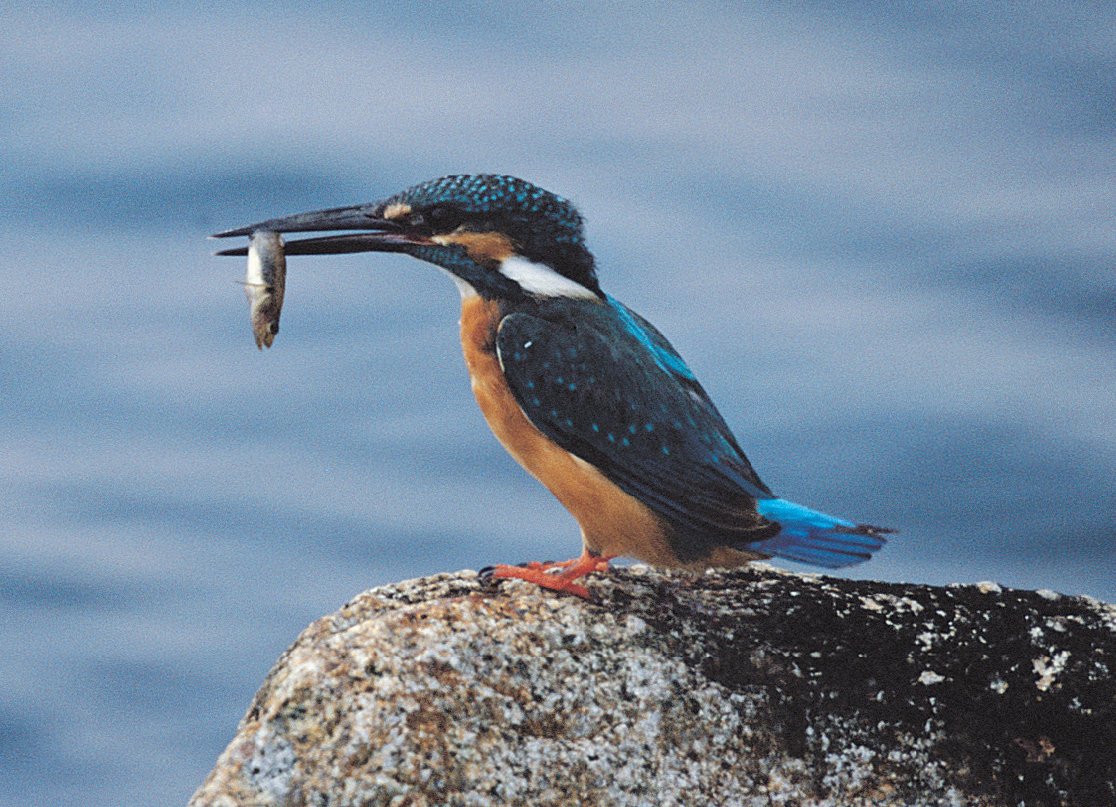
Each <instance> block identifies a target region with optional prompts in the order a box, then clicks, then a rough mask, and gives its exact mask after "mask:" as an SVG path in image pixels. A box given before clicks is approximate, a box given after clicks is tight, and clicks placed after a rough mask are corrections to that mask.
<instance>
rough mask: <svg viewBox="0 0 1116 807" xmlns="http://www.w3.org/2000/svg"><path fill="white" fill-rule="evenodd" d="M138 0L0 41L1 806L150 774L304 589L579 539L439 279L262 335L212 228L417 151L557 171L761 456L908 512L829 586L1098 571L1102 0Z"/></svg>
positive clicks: (602, 248)
mask: <svg viewBox="0 0 1116 807" xmlns="http://www.w3.org/2000/svg"><path fill="white" fill-rule="evenodd" d="M129 8H130V9H132V10H127V11H125V10H116V11H100V10H97V9H96V8H95V6H94V4H88V5H86V4H81V3H73V4H66V5H61V6H60V5H58V4H52V5H50V6H46V5H44V6H42V7H40V6H37V5H34V4H26V5H24V6H19V7H13V6H9V7H7V8H6V9H5V15H4V18H5V19H4V26H3V27H2V28H0V50H2V52H4V53H5V54H6V55H7V58H6V59H4V60H2V61H0V88H2V89H0V175H2V176H3V177H4V182H3V188H2V193H0V234H2V236H3V237H2V238H0V292H2V293H0V367H2V368H3V372H2V373H0V441H2V442H0V445H2V446H3V451H2V452H0V473H2V477H0V478H2V484H0V516H2V517H3V524H4V528H3V529H0V607H2V608H3V613H4V614H5V619H4V620H2V622H0V632H2V633H0V636H2V639H3V641H4V645H5V647H6V652H5V653H4V654H2V655H0V794H2V795H0V800H10V803H13V804H16V803H19V804H24V803H82V804H87V805H102V804H104V805H109V804H112V805H116V804H131V805H156V804H159V805H162V804H175V803H183V802H184V801H185V800H186V799H187V798H188V796H189V795H190V793H191V792H192V791H193V789H194V788H195V787H196V786H197V785H198V784H199V783H200V782H201V781H202V779H203V778H204V776H205V775H206V773H207V772H208V770H209V769H210V767H211V766H212V764H213V762H214V760H215V759H216V757H217V755H218V754H219V753H220V751H221V750H222V749H223V747H224V745H225V743H226V742H227V741H228V740H229V739H230V737H231V736H232V732H233V730H234V728H235V725H236V723H237V721H238V720H239V719H240V717H241V716H242V714H243V713H244V711H245V710H246V708H247V706H248V703H249V700H250V698H251V696H252V694H253V692H254V691H255V689H256V687H257V686H258V685H259V683H260V682H261V681H262V679H263V676H264V674H265V673H266V671H267V670H268V668H269V667H270V665H271V664H272V662H273V661H274V660H275V658H276V657H277V656H278V655H279V654H280V653H281V652H282V650H283V649H284V648H285V647H286V646H287V644H288V643H290V642H291V641H292V640H293V639H294V637H295V635H296V634H297V633H298V631H299V630H301V629H302V628H303V627H304V626H305V625H306V624H308V623H309V622H310V621H312V620H313V619H315V618H316V617H318V616H320V615H322V614H324V613H327V612H329V611H331V610H333V609H335V608H337V607H338V606H339V605H341V604H342V603H343V602H345V601H346V600H347V599H349V598H350V597H352V596H353V595H354V594H356V593H358V592H360V591H362V590H364V589H366V588H368V587H370V586H373V585H377V584H382V583H387V582H391V581H394V580H399V579H403V578H408V577H415V576H419V575H424V574H430V573H435V572H441V571H445V570H455V569H460V568H479V567H481V566H484V565H486V564H489V563H491V562H494V561H519V560H524V559H532V558H535V559H539V558H560V557H567V556H572V555H574V554H576V553H577V551H578V549H579V546H578V538H577V530H576V528H575V526H574V524H573V523H572V521H571V519H570V518H569V516H568V515H567V514H566V513H565V512H564V511H563V510H562V509H561V508H560V507H559V506H558V505H557V504H556V503H555V502H553V501H552V500H551V499H550V498H549V496H548V494H546V492H545V491H543V490H542V488H540V487H539V486H538V485H537V484H536V483H534V482H533V481H532V480H531V479H530V478H528V477H527V476H526V474H524V473H523V472H522V471H520V470H519V469H518V467H517V466H516V465H515V464H514V462H513V461H512V460H511V459H510V458H509V457H507V456H506V455H505V454H504V452H503V451H502V449H501V448H500V447H499V445H498V444H497V443H496V441H495V440H494V439H493V438H492V437H491V435H490V434H489V433H488V432H487V429H486V428H485V426H484V424H483V421H482V419H481V417H480V414H479V412H478V411H477V409H476V407H475V405H474V404H473V402H472V400H471V397H470V393H469V388H468V383H467V379H466V374H465V371H464V368H463V367H462V365H461V360H460V356H459V348H458V346H457V342H456V320H457V310H456V309H457V292H456V290H455V289H454V288H453V285H452V284H451V283H449V282H448V281H447V280H446V279H445V278H444V277H442V276H441V275H440V274H439V273H438V272H437V271H435V270H434V269H432V268H431V267H427V266H423V265H422V264H420V263H418V262H416V261H412V260H408V259H405V258H401V257H398V256H368V255H365V256H346V257H337V258H330V259H325V258H305V259H292V260H291V262H290V269H289V282H288V288H287V301H286V305H285V309H284V312H283V320H282V330H281V332H280V334H279V336H278V337H277V339H276V342H275V346H274V347H273V348H272V349H271V350H270V351H268V352H265V353H260V352H258V351H257V350H256V348H255V346H254V344H253V340H252V336H251V331H250V328H249V325H248V315H247V305H246V302H245V300H244V297H243V291H242V289H241V288H240V287H239V286H238V285H237V284H236V281H237V280H239V279H241V278H242V277H243V271H244V268H243V265H242V263H241V262H240V261H239V260H234V259H218V258H214V257H211V256H210V254H209V253H210V251H211V249H213V247H214V245H213V244H212V243H207V242H206V240H205V236H206V235H207V234H208V233H210V232H214V231H216V230H219V229H225V228H227V227H233V226H238V225H241V224H245V223H247V222H251V221H258V220H260V219H263V218H268V217H271V216H276V215H283V214H289V213H295V212H299V211H302V210H308V209H316V208H323V207H330V206H336V205H343V204H349V203H356V202H365V201H372V200H375V199H377V198H380V197H382V196H386V195H389V194H391V193H394V192H395V191H397V190H399V189H401V188H403V187H406V186H408V185H410V184H412V183H414V182H417V181H420V180H423V179H428V178H431V177H434V176H438V175H440V174H444V173H460V172H472V171H492V172H501V173H511V174H516V175H520V176H523V177H525V178H528V179H530V180H532V181H535V182H537V183H539V184H541V185H543V186H545V187H547V188H549V189H551V190H554V191H556V192H558V193H561V194H563V195H566V196H569V197H570V198H572V199H574V200H575V201H576V202H577V203H578V204H579V205H580V207H581V209H582V212H583V213H584V214H585V216H586V217H587V220H588V226H589V237H590V240H591V244H592V245H593V247H594V249H595V251H596V253H597V256H598V260H599V263H600V268H601V276H602V282H603V285H604V287H605V289H606V290H607V291H608V292H609V293H611V294H612V295H614V296H615V297H617V298H618V299H620V300H622V301H624V302H625V303H627V304H628V305H630V306H631V307H633V308H634V309H635V310H637V311H639V312H640V313H641V314H643V315H644V316H646V317H647V318H648V319H650V320H651V321H652V322H654V323H655V324H656V325H657V326H658V327H659V328H660V329H661V330H662V331H663V332H664V333H666V334H667V335H668V336H669V337H670V338H671V339H672V341H673V342H674V344H675V346H676V347H677V348H678V349H679V351H680V352H681V353H682V355H683V356H685V357H686V359H687V361H688V363H689V365H690V366H691V367H692V368H693V370H694V371H695V372H696V374H697V375H698V377H699V378H700V379H701V381H702V383H703V384H704V386H705V387H706V388H707V389H708V390H709V392H710V394H711V395H712V396H713V398H714V400H716V401H717V402H718V405H719V406H720V408H721V410H722V412H723V413H724V415H725V417H726V419H727V420H728V421H729V422H730V423H731V424H733V426H734V427H735V428H736V430H737V435H738V437H739V438H740V442H741V444H742V445H743V446H744V448H745V449H746V450H747V452H748V454H749V456H750V458H751V460H752V462H753V464H754V465H755V467H756V468H757V470H758V471H759V472H760V474H761V476H762V477H763V479H764V480H765V481H766V482H767V483H768V484H769V485H770V486H771V487H772V488H773V489H774V490H775V491H776V492H777V493H779V494H780V495H782V496H785V497H787V498H789V499H792V500H794V501H798V502H802V503H803V504H807V505H809V506H811V507H815V508H817V509H819V510H822V511H824V512H828V513H833V514H835V515H839V516H842V517H846V518H848V519H850V520H853V521H866V522H869V523H873V524H881V525H886V526H892V527H897V528H899V529H901V530H902V532H901V533H900V534H899V535H897V536H894V537H893V539H892V540H891V542H890V543H889V544H888V546H887V547H886V548H885V549H884V550H883V551H882V552H881V553H880V554H879V555H878V557H877V558H876V559H874V560H873V561H871V562H870V563H868V564H866V565H864V566H858V567H854V568H852V569H849V570H847V572H846V574H848V575H851V576H858V577H867V578H878V579H884V580H906V581H913V582H930V583H949V582H974V581H979V580H996V581H999V582H1001V583H1002V584H1005V585H1011V586H1020V587H1026V588H1051V589H1055V590H1060V591H1064V592H1068V593H1074V594H1088V595H1091V596H1094V597H1098V598H1101V599H1105V600H1109V601H1116V582H1114V580H1113V574H1112V567H1113V561H1114V555H1116V527H1114V526H1113V525H1114V523H1116V522H1114V518H1113V516H1112V513H1111V506H1112V502H1113V501H1116V474H1114V469H1116V394H1114V390H1116V385H1114V382H1116V327H1114V325H1116V272H1114V269H1113V267H1114V266H1116V195H1114V191H1113V188H1116V119H1114V115H1116V113H1114V110H1116V86H1114V85H1116V81H1114V79H1113V77H1114V76H1116V64H1114V62H1116V58H1114V57H1116V53H1114V50H1116V49H1114V46H1113V41H1112V38H1111V36H1109V34H1108V32H1111V31H1112V30H1116V19H1114V18H1116V11H1113V10H1112V8H1110V7H1109V6H1107V5H1104V4H1089V3H1068V4H1066V3H1060V4H1057V10H1055V9H1054V7H1052V6H1049V4H1043V3H1037V2H1035V3H1018V4H1013V5H1012V6H1011V8H1010V12H1009V11H1004V12H1002V13H1000V12H997V11H995V10H973V9H972V8H971V7H970V5H969V4H952V3H931V4H929V5H926V4H921V5H919V6H917V7H912V8H910V9H904V10H896V11H884V10H882V9H880V8H877V7H872V8H871V9H864V10H862V9H861V8H860V7H859V6H857V5H856V4H839V5H836V6H831V7H830V9H829V10H827V11H811V10H808V9H807V7H806V6H803V7H801V8H798V9H797V10H787V9H786V8H785V7H784V6H783V5H773V6H771V7H749V8H750V10H740V9H737V8H736V7H735V6H733V5H732V4H728V5H712V4H711V5H707V6H706V5H695V4H690V5H688V6H684V7H682V8H679V7H676V6H675V7H665V6H664V7H663V8H662V10H655V9H654V8H642V7H636V6H629V5H624V4H622V5H620V6H616V7H615V8H610V9H602V8H601V7H600V6H599V5H598V4H586V5H585V6H583V7H580V11H579V10H577V9H578V7H570V8H565V9H564V10H563V11H561V12H558V11H549V10H547V9H548V8H550V7H549V6H546V5H543V4H538V5H536V4H531V3H527V4H520V5H519V6H517V7H509V6H507V5H506V4H503V3H500V4H496V3H491V4H489V3H473V4H466V5H462V6H456V5H447V6H445V7H437V8H436V9H434V10H431V9H430V7H429V6H428V4H425V3H423V4H413V5H409V4H406V3H404V4H401V5H397V6H394V7H392V8H391V9H376V10H372V9H370V7H367V6H358V5H356V4H335V5H319V6H301V5H297V4H290V5H285V4H279V5H276V4H268V5H264V4H259V5H252V4H236V5H227V4H226V5H224V6H222V8H221V10H220V11H212V10H211V9H210V7H209V6H203V5H201V4H197V5H192V4H168V5H163V6H151V7H149V8H147V9H140V10H136V9H135V8H134V6H129ZM555 8H556V7H555ZM655 8H658V7H657V6H656V7H655ZM916 8H917V9H918V10H915V9H916ZM800 568H801V567H800Z"/></svg>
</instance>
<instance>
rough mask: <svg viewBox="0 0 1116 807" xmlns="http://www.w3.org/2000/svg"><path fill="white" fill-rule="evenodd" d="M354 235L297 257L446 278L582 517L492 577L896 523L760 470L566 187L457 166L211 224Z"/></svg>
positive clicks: (492, 373)
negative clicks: (264, 215)
mask: <svg viewBox="0 0 1116 807" xmlns="http://www.w3.org/2000/svg"><path fill="white" fill-rule="evenodd" d="M340 230H349V231H355V232H347V233H343V234H331V235H320V236H317V237H313V238H304V239H298V240H288V241H287V243H286V246H285V249H286V253H287V254H291V255H298V254H302V255H328V254H339V253H351V252H394V253H404V254H407V255H410V256H413V257H415V258H418V259H419V260H421V261H425V262H427V263H431V264H433V265H434V266H436V267H438V268H440V269H442V270H443V271H445V272H446V273H448V274H449V276H450V277H451V278H452V279H453V280H454V281H455V282H456V284H457V287H458V289H459V290H460V292H461V321H460V328H461V345H462V351H463V354H464V358H465V365H466V367H467V368H468V372H469V377H470V381H471V386H472V391H473V394H474V396H475V397H476V400H477V403H478V404H479V405H480V408H481V411H482V412H483V414H484V417H485V419H486V421H487V423H488V425H489V427H490V428H491V430H492V432H493V433H494V434H495V436H496V437H497V438H498V439H499V441H500V442H501V443H502V444H503V446H504V447H505V448H506V449H507V451H508V452H509V453H510V454H511V455H512V456H513V457H514V458H515V459H516V460H517V461H518V462H519V463H520V464H521V465H522V466H523V467H524V468H525V469H526V470H527V471H528V472H529V473H530V474H531V475H533V476H534V477H535V478H536V479H537V480H538V481H539V482H541V483H542V484H543V485H544V486H545V487H546V488H547V489H549V491H550V492H551V493H552V494H553V495H554V496H555V497H556V498H557V499H558V501H559V502H560V503H561V504H562V505H563V506H564V507H565V508H566V509H567V510H568V511H569V512H570V514H571V515H572V516H573V517H574V519H575V520H576V521H577V523H578V525H579V526H580V528H581V538H582V552H581V555H580V556H579V557H578V558H576V559H573V560H569V561H562V562H547V563H538V562H531V563H526V564H519V565H511V564H497V565H495V566H491V567H487V569H485V570H483V571H484V572H485V573H486V574H487V576H489V577H490V578H492V579H503V578H519V579H523V580H528V581H531V582H534V583H536V584H538V585H540V586H542V587H545V588H548V589H552V590H555V591H562V592H568V593H571V594H576V595H578V596H580V597H584V598H589V597H590V594H589V590H588V589H587V588H585V587H584V586H582V585H580V584H579V583H578V582H577V581H578V580H580V579H581V578H583V577H584V576H585V575H587V574H589V573H591V572H607V571H608V570H609V569H610V565H609V562H610V561H612V560H613V559H615V558H617V557H621V556H623V557H628V558H633V559H635V560H638V561H642V562H644V563H647V564H650V565H652V566H656V567H662V568H679V567H681V568H686V569H691V570H694V571H700V570H704V569H708V568H732V567H737V566H741V565H744V564H747V563H749V562H751V561H754V560H764V559H768V558H770V557H772V556H777V557H781V558H785V559H789V560H792V561H799V562H802V563H806V564H812V565H816V566H821V567H826V568H841V567H844V566H849V565H852V564H856V563H860V562H862V561H865V560H868V559H869V558H870V557H871V555H872V553H873V552H875V551H876V550H878V549H880V548H881V547H882V546H883V545H884V544H885V543H886V539H885V538H884V535H886V534H888V533H890V532H894V530H891V529H887V528H883V527H876V526H872V525H869V524H858V523H855V522H852V521H848V520H846V519H842V518H837V517H834V516H830V515H826V514H825V513H822V512H819V511H817V510H813V509H810V508H808V507H805V506H803V505H800V504H795V503H793V502H791V501H789V500H786V499H782V498H780V497H778V496H776V495H775V494H774V493H773V492H772V490H771V488H769V487H768V486H767V485H766V484H764V482H763V481H761V479H760V477H759V475H758V474H757V473H756V471H755V470H754V469H753V468H752V465H751V463H750V462H749V460H748V458H747V457H746V456H745V454H744V451H743V450H742V449H741V447H740V445H739V443H738V442H737V439H736V437H735V436H734V435H733V432H732V431H731V429H730V428H729V426H728V424H727V423H726V422H725V420H724V418H723V417H722V416H721V414H720V412H719V411H718V410H717V407H716V406H715V405H714V403H713V401H712V399H711V398H710V397H709V395H708V393H706V391H705V389H704V388H703V387H702V386H701V384H700V383H699V382H698V380H697V378H696V377H695V375H694V373H693V371H692V370H691V369H690V367H689V365H687V363H686V362H685V361H684V360H683V359H682V357H681V356H680V355H679V353H678V351H676V350H675V349H674V347H673V346H672V345H671V344H670V342H669V341H667V339H666V337H664V336H663V335H662V334H661V333H660V332H659V331H658V330H656V328H655V327H654V326H653V325H651V323H649V322H648V321H647V320H646V319H644V318H643V317H641V316H640V315H639V314H637V313H636V312H635V311H633V310H632V309H630V308H628V307H627V306H626V305H624V304H623V303H621V302H619V301H618V300H616V299H615V298H613V297H611V296H610V295H608V294H606V293H605V292H604V291H602V290H601V286H600V283H599V281H598V277H597V265H596V260H595V258H594V256H593V253H592V252H591V251H590V250H589V248H588V246H587V243H586V238H585V228H584V221H583V219H582V216H581V214H580V213H579V212H578V210H577V209H576V207H575V206H574V205H573V204H572V203H571V202H570V201H568V200H567V199H565V198H563V197H561V196H558V195H556V194H554V193H552V192H550V191H547V190H544V189H543V188H541V187H538V186H537V185H534V184H532V183H530V182H527V181H525V180H522V179H518V178H516V177H513V176H506V175H499V174H468V175H452V176H445V177H441V178H438V179H433V180H430V181H427V182H422V183H420V184H418V185H415V186H414V187H411V188H408V189H407V190H404V191H401V192H399V193H397V194H395V195H393V196H391V197H389V198H387V199H385V200H383V201H380V202H374V203H370V204H360V205H352V206H347V207H338V208H331V209H328V210H319V211H313V212H309V213H300V214H296V215H293V216H288V217H283V218H275V219H270V220H267V221H263V222H259V223H257V224H252V225H248V226H246V227H240V228H236V229H231V230H226V231H224V232H221V233H217V234H216V235H214V236H213V237H214V238H229V237H235V236H251V235H252V234H253V233H254V232H257V231H272V232H279V233H292V232H300V233H303V232H330V233H334V232H335V231H340ZM245 253H246V249H245V248H236V249H227V250H222V251H220V252H218V253H217V254H218V255H244V254H245Z"/></svg>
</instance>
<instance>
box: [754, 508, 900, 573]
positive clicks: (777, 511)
mask: <svg viewBox="0 0 1116 807" xmlns="http://www.w3.org/2000/svg"><path fill="white" fill-rule="evenodd" d="M756 509H757V510H758V511H759V512H760V513H761V514H762V515H763V516H765V517H766V518H769V519H771V520H772V521H777V522H779V524H780V525H781V526H782V529H781V530H780V531H779V534H778V535H776V536H775V537H773V538H768V539H767V540H764V541H756V542H754V543H751V544H748V547H749V548H751V549H758V550H759V551H760V552H768V553H770V554H772V555H778V556H779V557H781V558H786V559H787V560H797V561H800V562H801V563H812V564H813V565H815V566H825V567H827V568H830V569H839V568H841V567H842V566H852V565H853V564H854V563H863V562H864V561H866V560H868V558H870V557H872V553H873V552H875V551H876V550H877V549H879V548H880V547H881V546H883V545H884V544H885V543H887V541H886V539H884V538H883V537H881V536H882V535H883V534H885V533H889V532H894V530H889V529H885V528H883V527H873V526H871V525H869V524H853V523H852V522H851V521H845V520H844V519H843V518H836V517H834V516H827V515H826V514H825V513H819V512H818V511H817V510H811V509H810V508H809V507H803V506H802V505H801V504H795V503H794V502H788V501H787V500H786V499H759V500H757V501H756Z"/></svg>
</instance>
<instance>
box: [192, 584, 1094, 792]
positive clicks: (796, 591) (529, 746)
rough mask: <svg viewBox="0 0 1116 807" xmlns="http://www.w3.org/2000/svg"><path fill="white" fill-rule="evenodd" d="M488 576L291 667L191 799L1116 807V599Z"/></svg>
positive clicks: (428, 593)
mask: <svg viewBox="0 0 1116 807" xmlns="http://www.w3.org/2000/svg"><path fill="white" fill-rule="evenodd" d="M590 588H591V589H592V590H593V592H594V594H595V601H594V602H591V603H590V602H584V601H582V600H579V599H577V598H575V597H570V596H566V595H558V594H554V593H553V592H543V591H540V590H539V589H538V588H537V587H535V586H532V585H530V584H526V583H522V582H520V581H503V582H501V583H498V584H495V585H492V586H487V585H484V584H482V583H481V582H479V581H478V579H477V576H476V574H475V573H473V572H461V573H458V574H452V575H441V576H438V577H432V578H426V579H422V580H413V581H408V582H404V583H399V584H397V585H393V586H385V587H382V588H377V589H373V590H371V591H368V592H365V593H364V594H361V595H360V596H358V597H357V598H356V599H354V600H353V601H352V602H350V603H349V604H347V605H346V606H345V607H344V608H342V609H341V610H340V611H339V612H337V613H336V614H333V615H332V616H328V617H325V618H323V619H320V620H318V621H317V622H315V623H314V624H313V625H311V626H310V627H309V628H307V629H306V630H305V631H304V632H303V633H302V634H301V635H300V636H299V637H298V640H297V641H296V642H295V644H294V645H293V646H292V647H291V648H290V649H289V650H287V652H286V653H284V655H283V656H282V658H280V660H279V662H278V663H277V664H276V666H275V668H274V669H273V670H272V671H271V673H270V674H269V675H268V678H267V680H266V681H265V682H264V685H263V687H262V688H261V689H260V691H259V693H258V694H257V695H256V698H255V701H254V703H253V704H252V706H251V708H250V709H249V711H248V714H247V715H246V716H245V718H244V719H243V721H241V724H240V727H239V730H238V732H237V735H236V737H235V738H234V739H233V741H232V742H231V743H230V744H229V747H228V748H227V749H226V750H225V752H224V754H222V756H221V757H220V759H219V760H218V762H217V766H216V768H215V769H214V770H213V772H212V773H211V774H210V776H209V778H208V779H207V780H206V782H205V783H204V784H203V785H202V787H201V788H200V789H199V790H198V792H197V793H196V794H195V795H194V798H193V800H192V801H191V804H192V805H198V806H199V807H200V805H229V806H231V805H261V806H262V805H287V806H290V807H294V806H296V805H322V806H323V807H324V805H330V807H341V805H361V807H372V806H373V805H395V806H396V807H403V806H404V805H406V806H407V807H420V806H426V805H430V806H431V807H433V805H462V806H465V805H468V806H469V807H473V806H474V805H475V806H476V807H481V806H482V805H533V806H534V805H613V806H616V807H619V806H621V805H707V804H708V805H724V806H726V807H727V806H728V805H755V806H756V807H760V805H762V806H763V807H772V805H788V806H789V805H796V806H800V807H805V806H806V805H834V807H836V806H837V805H841V807H848V806H849V805H1019V804H1026V805H1088V807H1102V806H1103V805H1113V804H1116V784H1114V782H1116V683H1114V681H1113V677H1112V666H1113V664H1114V658H1116V608H1114V607H1113V606H1109V605H1105V604H1102V603H1098V602H1096V601H1093V600H1088V599H1084V598H1075V597H1065V596H1061V595H1058V594H1055V593H1053V592H1029V591H1014V590H1009V589H1001V588H1000V587H999V586H997V585H995V584H993V583H982V584H978V585H975V586H949V587H945V588H941V587H930V586H914V585H899V584H887V583H876V582H860V581H848V580H838V579H833V578H826V577H820V576H813V575H795V574H790V573H787V572H781V571H778V570H775V569H772V568H770V567H768V566H765V565H763V564H755V565H753V566H752V567H750V568H747V569H743V570H739V571H734V572H719V573H709V574H706V575H702V576H690V575H684V574H669V573H662V572H658V571H651V570H648V569H645V568H641V567H633V568H630V569H624V570H619V571H618V572H617V573H615V574H613V575H610V576H608V577H604V576H599V575H597V576H593V577H591V578H590Z"/></svg>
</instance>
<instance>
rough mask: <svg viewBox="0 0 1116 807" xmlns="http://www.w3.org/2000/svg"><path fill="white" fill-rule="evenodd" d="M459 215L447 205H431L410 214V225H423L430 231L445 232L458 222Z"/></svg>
mask: <svg viewBox="0 0 1116 807" xmlns="http://www.w3.org/2000/svg"><path fill="white" fill-rule="evenodd" d="M460 220H461V217H460V216H459V215H458V213H457V211H455V210H454V209H453V208H452V207H450V206H448V205H433V206H431V207H428V208H425V209H424V210H416V211H415V212H414V213H412V214H411V218H410V224H411V226H412V227H423V228H426V229H428V230H430V231H431V232H446V231H447V230H452V229H453V228H454V227H456V226H457V225H458V224H459V223H460Z"/></svg>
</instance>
